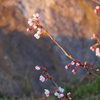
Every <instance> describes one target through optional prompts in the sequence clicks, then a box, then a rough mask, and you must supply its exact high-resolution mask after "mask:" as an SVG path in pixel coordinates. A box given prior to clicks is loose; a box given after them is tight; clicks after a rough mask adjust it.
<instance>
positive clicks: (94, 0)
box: [91, 0, 100, 5]
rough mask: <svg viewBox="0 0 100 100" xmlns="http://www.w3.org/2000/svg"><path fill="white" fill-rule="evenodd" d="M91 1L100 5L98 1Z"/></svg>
mask: <svg viewBox="0 0 100 100" xmlns="http://www.w3.org/2000/svg"><path fill="white" fill-rule="evenodd" d="M91 1H93V2H95V3H97V4H99V5H100V2H98V1H96V0H91Z"/></svg>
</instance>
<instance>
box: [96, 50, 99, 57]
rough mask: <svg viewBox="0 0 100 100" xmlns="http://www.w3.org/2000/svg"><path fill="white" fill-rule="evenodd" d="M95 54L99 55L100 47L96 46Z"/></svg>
mask: <svg viewBox="0 0 100 100" xmlns="http://www.w3.org/2000/svg"><path fill="white" fill-rule="evenodd" d="M96 56H98V57H100V49H99V48H96Z"/></svg>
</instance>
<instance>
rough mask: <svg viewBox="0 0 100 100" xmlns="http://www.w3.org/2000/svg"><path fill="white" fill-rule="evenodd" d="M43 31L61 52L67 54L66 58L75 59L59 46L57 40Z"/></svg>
mask: <svg viewBox="0 0 100 100" xmlns="http://www.w3.org/2000/svg"><path fill="white" fill-rule="evenodd" d="M45 33H46V34H47V35H48V36H49V38H50V39H51V40H52V41H53V42H54V43H55V44H56V45H57V46H58V47H59V48H60V49H61V50H62V51H63V53H64V54H65V56H67V57H68V58H70V59H71V60H73V61H74V60H75V59H74V58H73V57H72V56H71V55H69V54H68V53H67V52H66V51H65V50H64V49H63V48H62V47H61V46H60V44H58V42H56V41H55V40H54V39H53V38H52V36H51V35H50V34H49V33H48V32H46V31H45Z"/></svg>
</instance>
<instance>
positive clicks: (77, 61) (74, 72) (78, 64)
mask: <svg viewBox="0 0 100 100" xmlns="http://www.w3.org/2000/svg"><path fill="white" fill-rule="evenodd" d="M71 65H75V66H76V67H75V68H74V69H73V70H72V73H73V74H76V72H77V69H78V67H79V66H81V67H83V68H84V69H87V70H94V71H99V69H95V68H91V66H92V64H88V62H87V61H86V62H84V63H83V64H82V63H81V62H80V61H79V60H75V61H72V62H71V63H69V64H68V65H66V66H65V69H69V68H70V66H71Z"/></svg>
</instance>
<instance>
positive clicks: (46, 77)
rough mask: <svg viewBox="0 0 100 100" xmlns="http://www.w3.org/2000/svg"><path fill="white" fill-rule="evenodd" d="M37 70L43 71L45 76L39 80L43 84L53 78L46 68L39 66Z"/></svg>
mask: <svg viewBox="0 0 100 100" xmlns="http://www.w3.org/2000/svg"><path fill="white" fill-rule="evenodd" d="M35 69H36V70H43V75H40V77H39V80H40V81H41V82H45V81H47V80H48V79H51V78H52V77H51V76H50V75H49V74H48V73H47V69H46V68H44V67H42V66H38V65H37V66H35Z"/></svg>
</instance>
